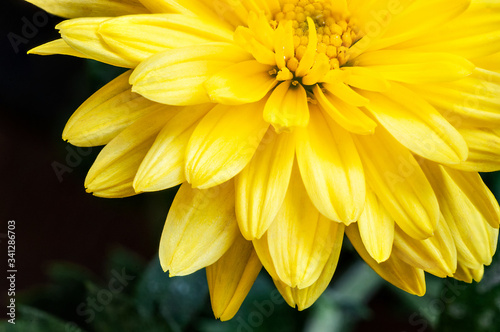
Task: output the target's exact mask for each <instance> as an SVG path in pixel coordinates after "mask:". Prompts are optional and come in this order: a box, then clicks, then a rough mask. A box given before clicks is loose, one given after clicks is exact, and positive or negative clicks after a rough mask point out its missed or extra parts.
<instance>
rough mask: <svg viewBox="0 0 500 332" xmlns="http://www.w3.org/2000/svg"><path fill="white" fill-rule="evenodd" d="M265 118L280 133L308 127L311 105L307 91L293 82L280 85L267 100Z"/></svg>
mask: <svg viewBox="0 0 500 332" xmlns="http://www.w3.org/2000/svg"><path fill="white" fill-rule="evenodd" d="M263 116H264V120H266V121H267V122H269V123H270V124H272V125H273V127H274V129H275V130H276V131H277V132H278V133H281V132H287V131H288V132H289V131H291V130H292V128H295V127H305V126H307V124H308V122H309V105H308V103H307V93H306V90H305V89H304V87H303V86H302V85H301V84H296V85H294V84H293V83H292V81H285V82H282V83H280V84H279V85H278V86H277V87H276V88H275V89H274V90H273V92H272V93H271V95H270V96H269V98H268V99H267V102H266V106H265V107H264V113H263Z"/></svg>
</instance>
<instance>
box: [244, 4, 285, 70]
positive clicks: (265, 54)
mask: <svg viewBox="0 0 500 332" xmlns="http://www.w3.org/2000/svg"><path fill="white" fill-rule="evenodd" d="M252 13H253V12H252ZM269 28H271V27H269ZM234 41H235V42H236V43H238V44H239V45H240V46H241V47H243V48H244V49H245V50H247V51H248V52H249V53H251V54H252V55H253V57H254V58H255V60H257V61H258V62H260V63H262V64H265V65H270V66H274V65H276V59H275V56H274V52H273V51H272V50H270V49H269V48H267V47H266V46H265V45H263V44H262V43H261V42H260V41H259V40H257V38H256V36H254V35H253V33H252V31H250V29H248V28H246V27H242V26H239V27H238V28H237V29H236V31H235V33H234Z"/></svg>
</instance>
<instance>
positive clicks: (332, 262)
mask: <svg viewBox="0 0 500 332" xmlns="http://www.w3.org/2000/svg"><path fill="white" fill-rule="evenodd" d="M340 226H341V227H342V228H343V226H342V225H340ZM336 237H337V238H336V239H335V246H334V248H333V250H332V253H331V254H330V257H329V258H328V261H327V262H326V264H325V267H324V269H323V271H321V275H320V276H319V278H318V280H316V281H315V282H314V283H313V284H312V285H311V286H309V287H306V288H302V289H300V288H291V287H290V286H288V285H287V284H285V283H283V282H282V281H280V280H276V279H274V280H273V281H274V284H275V285H276V288H277V289H278V290H279V291H280V293H281V295H282V296H283V298H285V300H286V302H287V303H288V304H289V305H290V306H291V307H295V306H297V308H298V309H299V311H301V310H304V309H307V308H309V307H310V306H312V305H313V304H314V302H316V300H317V299H318V298H319V297H320V296H321V294H322V293H323V292H324V291H325V289H326V288H327V287H328V285H329V284H330V281H331V280H332V277H333V274H334V273H335V270H336V268H337V263H338V260H339V256H340V249H341V248H342V240H343V237H344V231H343V229H342V231H339V232H337V234H336Z"/></svg>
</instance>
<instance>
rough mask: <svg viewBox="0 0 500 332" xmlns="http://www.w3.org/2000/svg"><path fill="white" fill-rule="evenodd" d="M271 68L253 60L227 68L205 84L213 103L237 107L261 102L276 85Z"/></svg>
mask: <svg viewBox="0 0 500 332" xmlns="http://www.w3.org/2000/svg"><path fill="white" fill-rule="evenodd" d="M272 69H273V67H272V66H269V65H264V64H261V63H259V62H257V61H255V60H250V61H244V62H240V63H237V64H235V65H232V66H230V67H227V68H225V69H223V70H221V71H219V72H218V73H216V74H215V75H213V76H212V77H211V78H210V79H209V80H207V81H206V82H205V88H206V90H207V93H208V94H209V96H210V99H211V100H212V101H213V102H216V103H220V104H226V105H239V104H246V103H252V102H256V101H259V100H261V99H262V98H264V96H265V95H266V94H267V93H268V92H269V91H270V90H271V89H272V88H273V87H274V86H275V85H276V83H277V81H276V78H275V77H273V76H271V74H270V72H272Z"/></svg>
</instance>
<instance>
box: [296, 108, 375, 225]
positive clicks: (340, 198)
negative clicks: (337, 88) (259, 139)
mask: <svg viewBox="0 0 500 332" xmlns="http://www.w3.org/2000/svg"><path fill="white" fill-rule="evenodd" d="M296 135H297V136H296V139H297V143H296V144H297V161H298V165H299V167H300V174H301V176H302V179H303V181H304V185H305V187H306V189H307V193H308V195H309V197H310V198H311V200H312V202H313V204H314V206H315V207H316V208H317V209H318V210H319V212H321V214H323V215H324V216H326V217H327V218H329V219H332V220H335V221H338V222H343V223H345V224H346V225H349V224H350V223H351V222H354V221H356V220H357V219H358V218H359V215H360V214H361V212H362V211H363V206H364V203H365V177H364V173H363V166H362V165H361V161H360V159H359V155H358V153H357V149H356V146H355V145H354V143H353V141H352V138H351V135H350V133H348V132H347V131H345V130H343V129H342V128H340V127H339V126H338V125H337V124H336V123H334V122H333V121H332V120H331V119H328V117H325V116H324V115H323V113H322V112H321V111H320V110H319V109H318V108H317V107H314V108H313V107H312V106H311V119H310V123H309V125H308V126H307V127H306V128H299V129H297V134H296Z"/></svg>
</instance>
